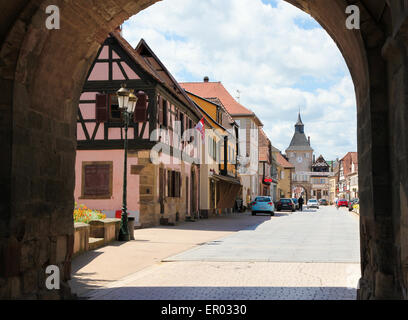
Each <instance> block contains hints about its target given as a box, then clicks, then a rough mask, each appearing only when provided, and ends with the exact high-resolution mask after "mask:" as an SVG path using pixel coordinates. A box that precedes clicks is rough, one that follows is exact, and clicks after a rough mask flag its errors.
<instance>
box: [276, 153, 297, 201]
mask: <svg viewBox="0 0 408 320" xmlns="http://www.w3.org/2000/svg"><path fill="white" fill-rule="evenodd" d="M273 153H274V155H275V156H276V161H277V163H278V188H277V200H280V199H282V198H292V173H293V172H294V171H295V166H294V165H292V164H291V163H290V162H289V161H287V160H286V159H285V158H284V157H283V156H282V154H281V153H280V152H279V150H278V151H276V150H274V151H273Z"/></svg>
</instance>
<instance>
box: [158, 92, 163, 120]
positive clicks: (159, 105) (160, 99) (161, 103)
mask: <svg viewBox="0 0 408 320" xmlns="http://www.w3.org/2000/svg"><path fill="white" fill-rule="evenodd" d="M157 109H158V110H157V111H158V113H159V124H163V98H162V97H161V96H159V104H158V106H157Z"/></svg>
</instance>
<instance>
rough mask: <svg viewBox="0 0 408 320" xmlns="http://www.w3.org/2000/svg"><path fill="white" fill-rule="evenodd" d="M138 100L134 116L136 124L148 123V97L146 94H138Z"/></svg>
mask: <svg viewBox="0 0 408 320" xmlns="http://www.w3.org/2000/svg"><path fill="white" fill-rule="evenodd" d="M137 97H138V100H137V103H136V107H135V113H134V114H133V121H134V122H145V121H147V95H146V94H144V93H141V94H137Z"/></svg>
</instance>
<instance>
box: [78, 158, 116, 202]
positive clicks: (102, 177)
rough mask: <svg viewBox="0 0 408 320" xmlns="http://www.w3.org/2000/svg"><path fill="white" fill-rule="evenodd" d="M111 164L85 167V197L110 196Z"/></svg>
mask: <svg viewBox="0 0 408 320" xmlns="http://www.w3.org/2000/svg"><path fill="white" fill-rule="evenodd" d="M110 170H111V165H109V164H92V165H85V166H84V179H85V181H84V184H83V186H84V190H83V194H84V196H110V195H111V191H110V183H111V182H110Z"/></svg>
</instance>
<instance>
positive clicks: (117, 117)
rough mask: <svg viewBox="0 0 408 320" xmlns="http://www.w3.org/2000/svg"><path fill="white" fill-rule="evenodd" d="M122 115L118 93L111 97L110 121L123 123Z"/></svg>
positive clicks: (112, 94)
mask: <svg viewBox="0 0 408 320" xmlns="http://www.w3.org/2000/svg"><path fill="white" fill-rule="evenodd" d="M121 119H122V113H121V112H120V110H119V102H118V96H117V95H116V93H111V94H110V95H109V120H110V121H121Z"/></svg>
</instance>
